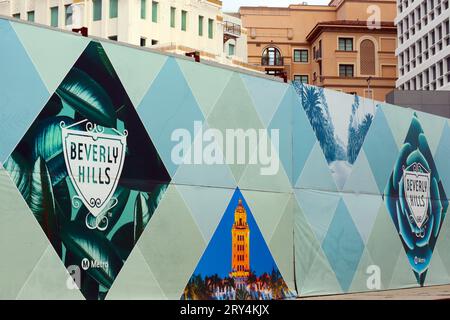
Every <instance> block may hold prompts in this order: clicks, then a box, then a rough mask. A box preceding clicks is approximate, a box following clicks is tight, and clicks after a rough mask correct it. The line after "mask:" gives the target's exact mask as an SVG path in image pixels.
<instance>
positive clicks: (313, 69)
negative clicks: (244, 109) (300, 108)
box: [239, 0, 397, 101]
mask: <svg viewBox="0 0 450 320" xmlns="http://www.w3.org/2000/svg"><path fill="white" fill-rule="evenodd" d="M239 13H240V16H241V19H242V24H243V26H244V27H245V28H246V29H247V30H248V62H249V63H250V64H254V65H257V66H258V68H259V69H260V70H261V71H264V72H266V73H268V74H273V75H277V76H282V77H286V78H287V79H289V80H298V81H302V82H305V83H309V84H312V85H316V86H322V87H326V88H330V89H334V90H339V91H344V92H347V93H356V94H358V95H361V96H365V97H373V98H375V99H377V100H381V101H384V100H385V96H386V94H387V93H388V92H389V91H391V90H392V89H394V88H395V81H396V79H397V58H396V56H395V48H396V34H397V29H396V27H395V25H394V19H395V16H396V2H395V1H394V0H372V1H369V0H333V1H331V2H330V3H329V4H328V5H326V6H323V5H322V6H321V5H305V4H301V5H290V6H289V7H287V8H273V7H241V8H240V10H239Z"/></svg>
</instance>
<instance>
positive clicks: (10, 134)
mask: <svg viewBox="0 0 450 320" xmlns="http://www.w3.org/2000/svg"><path fill="white" fill-rule="evenodd" d="M0 39H1V46H0V49H1V50H0V70H1V71H2V72H1V75H2V76H1V77H0V97H1V100H0V106H1V108H0V110H1V112H0V120H1V122H2V125H1V126H0V147H1V149H0V162H2V163H3V162H4V161H5V160H6V158H8V156H9V155H10V153H11V152H12V151H13V149H14V148H15V147H16V145H17V143H18V142H19V140H20V139H21V138H22V136H23V135H24V133H25V132H26V130H27V128H28V127H29V126H30V125H31V123H32V122H33V120H34V118H35V117H36V115H37V114H38V113H39V111H40V110H41V109H42V106H43V105H44V104H45V102H46V101H47V100H48V99H49V98H50V94H49V92H48V91H47V88H46V87H45V85H44V83H43V81H42V80H41V78H40V76H39V73H38V72H37V70H36V68H35V66H34V64H33V62H32V60H31V59H30V58H29V56H28V54H27V52H26V50H25V48H24V47H23V45H22V43H21V42H20V40H19V38H18V37H17V35H16V33H15V32H14V29H13V28H12V27H11V25H10V23H9V22H8V21H6V20H1V19H0ZM11 61H20V63H18V64H16V63H11ZM25 88H26V94H24V90H25Z"/></svg>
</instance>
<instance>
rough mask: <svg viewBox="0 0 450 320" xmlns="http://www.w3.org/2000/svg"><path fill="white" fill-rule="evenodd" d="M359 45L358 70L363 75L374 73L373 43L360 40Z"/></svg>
mask: <svg viewBox="0 0 450 320" xmlns="http://www.w3.org/2000/svg"><path fill="white" fill-rule="evenodd" d="M359 46H360V68H359V69H360V70H361V74H363V75H374V74H375V45H374V43H373V42H372V41H371V40H369V39H365V40H363V41H361V44H360V45H359Z"/></svg>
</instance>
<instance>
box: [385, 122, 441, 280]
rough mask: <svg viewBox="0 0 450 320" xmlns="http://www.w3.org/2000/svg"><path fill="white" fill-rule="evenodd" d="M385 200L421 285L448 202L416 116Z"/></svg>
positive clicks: (387, 187) (392, 175) (401, 150)
mask: <svg viewBox="0 0 450 320" xmlns="http://www.w3.org/2000/svg"><path fill="white" fill-rule="evenodd" d="M384 197H385V202H386V206H387V208H388V210H389V213H390V214H391V217H392V220H393V222H394V224H395V227H396V229H397V231H398V233H399V235H400V239H401V240H402V243H403V247H404V249H405V251H406V254H407V256H408V260H409V263H410V265H411V268H412V269H413V272H414V274H415V276H416V278H417V282H418V283H419V284H420V285H423V284H424V281H425V277H426V274H427V270H428V267H429V265H430V261H431V258H432V254H433V250H434V246H435V244H436V240H437V238H438V236H439V232H440V229H441V225H442V222H443V220H444V218H445V214H446V212H447V208H448V200H447V196H446V194H445V191H444V188H443V185H442V181H441V179H440V177H439V173H438V172H437V170H436V165H435V163H434V160H433V157H432V154H431V151H430V148H429V146H428V142H427V138H426V135H425V133H424V131H423V129H422V126H421V124H420V118H419V116H418V115H417V114H414V116H413V118H412V121H411V125H410V127H409V130H408V134H407V136H406V138H405V141H404V144H403V146H402V147H401V149H400V154H399V157H398V159H397V162H396V164H395V167H394V170H393V172H392V174H391V177H390V179H389V182H388V184H387V185H386V189H385V196H384Z"/></svg>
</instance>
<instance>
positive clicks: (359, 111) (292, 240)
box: [0, 19, 450, 299]
mask: <svg viewBox="0 0 450 320" xmlns="http://www.w3.org/2000/svg"><path fill="white" fill-rule="evenodd" d="M0 21H1V22H0V26H4V28H3V33H4V35H5V37H0V49H1V50H0V52H1V54H2V55H4V56H5V57H9V58H11V57H14V58H15V59H14V61H17V63H16V64H14V65H11V66H10V65H8V63H9V62H10V61H11V60H12V58H11V59H9V58H7V59H3V60H2V61H3V66H4V69H5V70H7V72H6V73H0V79H1V82H2V83H3V86H1V87H2V88H4V89H5V90H4V93H5V94H4V96H5V97H6V99H1V98H0V109H1V110H2V119H3V122H4V127H5V128H3V129H4V130H3V131H2V132H3V134H2V141H3V142H2V143H1V148H0V155H3V156H4V157H3V160H5V161H3V163H2V164H3V167H4V168H5V169H6V172H7V173H8V176H5V179H9V180H8V183H5V184H4V189H8V192H6V191H4V190H3V191H2V193H1V194H0V196H2V197H3V198H2V199H4V201H3V202H6V201H5V199H8V200H9V195H11V194H17V196H19V194H18V192H17V191H19V192H20V195H21V196H22V198H23V206H27V207H28V208H29V210H28V209H27V208H26V207H25V209H27V210H24V209H21V212H20V213H21V215H23V216H24V217H29V218H30V219H25V218H22V217H19V216H17V217H16V216H15V215H12V212H11V210H9V208H10V206H8V205H7V204H6V203H4V207H5V210H4V212H0V215H1V217H2V218H3V219H2V237H3V239H8V244H5V243H2V244H1V245H0V253H1V254H2V255H8V254H10V252H17V254H19V255H23V256H26V257H27V259H24V260H23V261H26V264H30V265H29V266H20V268H19V267H18V268H16V270H12V269H13V268H11V267H8V266H11V265H12V263H10V264H6V263H5V262H0V270H2V272H1V275H0V283H3V284H5V283H6V285H7V286H8V288H9V289H8V290H7V293H4V292H0V294H2V298H17V297H19V298H24V297H32V296H36V292H38V291H39V290H44V288H47V287H48V291H47V293H49V294H50V295H51V293H54V292H63V291H64V290H65V286H67V285H66V284H65V283H62V284H57V282H59V281H62V280H63V278H64V276H65V274H64V272H63V271H64V270H63V266H62V265H60V267H61V268H58V267H57V266H56V265H54V263H55V261H54V260H55V259H56V260H57V262H58V263H60V260H61V261H62V263H63V265H64V267H65V268H67V270H68V272H69V273H70V275H71V277H72V278H73V279H74V280H75V282H76V284H77V285H78V286H79V288H80V289H81V293H82V294H83V295H84V297H85V298H87V299H103V298H105V296H106V295H107V294H108V292H109V289H110V288H111V287H113V290H111V293H112V295H111V298H145V299H149V298H169V299H178V298H181V299H289V298H292V297H295V296H296V295H312V294H333V293H347V292H355V291H360V290H362V291H369V290H380V289H394V288H398V287H405V286H410V287H411V286H418V285H428V284H435V283H445V281H446V280H445V279H448V273H449V270H450V264H449V261H450V258H449V256H450V255H449V254H447V252H448V250H446V249H448V246H449V241H450V237H449V236H448V234H449V230H450V224H449V222H448V219H447V220H445V215H446V212H447V209H448V199H447V194H448V192H449V191H448V188H447V187H448V186H449V185H450V181H449V177H450V174H449V170H448V169H447V168H448V161H447V157H448V152H446V151H447V150H448V149H449V148H450V147H449V146H450V133H449V132H450V129H449V127H450V126H449V125H448V121H444V120H443V119H441V118H439V119H438V118H436V117H434V116H432V115H426V114H423V113H417V114H416V115H413V111H411V110H407V109H404V108H399V107H396V106H393V105H388V104H379V103H378V102H375V101H373V100H370V99H363V98H361V97H358V96H353V95H347V94H344V93H340V92H335V91H332V90H327V89H323V88H318V87H313V86H308V85H302V84H299V83H294V84H292V85H291V84H284V83H280V82H278V81H277V82H273V81H271V80H269V79H264V78H261V77H258V76H257V75H247V74H246V75H243V74H241V73H240V72H239V70H235V71H230V70H224V69H221V68H220V67H217V66H210V65H208V64H198V63H195V62H193V61H188V60H186V59H183V58H181V57H180V58H177V57H167V56H165V55H164V54H155V53H150V52H146V51H145V50H136V49H133V48H131V47H126V48H125V47H121V46H120V45H117V44H114V43H108V44H101V43H99V42H96V41H91V40H90V39H89V38H81V39H83V40H82V41H81V40H80V37H73V38H74V39H75V38H76V39H77V41H74V42H72V41H71V38H72V36H71V35H70V34H64V36H61V37H58V36H54V37H52V39H55V40H54V41H52V44H51V45H52V48H53V47H60V48H61V52H60V53H59V54H60V55H62V56H63V58H61V60H60V61H55V62H58V63H56V64H52V63H50V62H49V61H51V57H50V56H48V57H47V56H46V55H45V54H44V53H43V52H41V51H40V49H39V48H38V47H37V46H35V45H34V43H33V41H32V39H33V34H41V32H40V31H39V27H36V26H33V27H31V26H29V25H27V24H21V23H20V22H17V21H16V22H14V23H13V28H12V27H11V24H10V22H8V21H6V20H2V19H0ZM31 29H33V30H31ZM56 33H57V31H52V30H48V29H45V32H44V31H43V32H42V34H56ZM58 39H64V41H62V40H58ZM22 44H23V45H22ZM104 49H105V50H104ZM68 51H70V54H68V53H67V52H68ZM66 53H67V54H66ZM5 61H6V63H5ZM0 64H1V63H0ZM12 67H14V68H13V69H14V70H13V69H11V68H12ZM56 68H57V69H58V70H54V69H56ZM61 68H63V69H64V70H63V69H61ZM0 69H1V68H0ZM9 70H12V71H9ZM36 70H38V71H39V72H36ZM138 71H139V72H138ZM5 74H6V77H5ZM26 75H29V76H31V78H30V77H27V76H26ZM64 75H65V76H64ZM217 77H219V78H220V79H219V80H220V81H219V82H220V83H219V84H217V81H216V80H217V79H216V78H217ZM62 78H64V79H63V80H61V79H62ZM30 79H31V80H30ZM25 80H26V81H25ZM30 81H31V82H30ZM27 83H28V84H30V83H31V85H24V84H27ZM205 83H207V85H206V86H204V84H205ZM32 84H36V85H32ZM24 88H26V89H25V90H24ZM42 88H43V89H42ZM47 89H48V90H47ZM36 90H37V91H39V92H37V91H36ZM263 91H264V92H263ZM13 96H14V99H12V98H11V97H13ZM136 104H138V105H136ZM25 107H26V108H25ZM135 107H137V109H136V108H135ZM39 110H40V113H39ZM195 121H197V122H198V123H201V124H202V126H203V127H204V129H205V131H203V133H205V132H207V131H206V129H208V130H209V129H211V130H212V131H208V132H209V133H211V132H214V130H216V131H220V132H221V133H222V135H223V136H224V137H225V138H226V134H225V133H226V131H227V130H228V129H233V130H239V129H243V130H244V131H245V130H247V129H255V130H257V131H258V132H261V131H262V132H264V133H268V134H269V136H268V139H263V140H268V141H269V142H270V143H269V144H268V145H267V146H268V148H267V149H266V150H265V151H267V157H269V159H271V160H273V161H272V162H273V163H272V164H274V166H273V168H278V171H277V170H275V171H276V172H271V173H274V174H266V175H264V176H262V170H260V169H261V168H262V167H264V165H263V164H262V163H257V164H256V165H255V164H251V165H249V163H247V162H245V161H244V163H237V162H236V161H235V160H236V159H231V160H233V161H230V162H228V161H225V162H224V163H222V164H221V165H220V168H221V170H219V171H218V167H219V166H217V165H216V166H211V165H210V164H208V163H206V162H202V165H201V166H199V167H195V166H196V165H197V164H196V161H193V163H192V164H191V166H192V167H188V166H187V165H186V164H183V165H179V164H177V163H174V161H173V159H172V158H171V155H172V151H173V149H174V147H175V146H176V144H177V141H173V140H172V139H171V135H172V134H173V132H174V130H177V129H182V130H184V131H188V132H189V135H190V136H192V138H194V137H198V138H203V136H201V135H195V132H194V131H195V130H194V129H195ZM217 129H218V130H217ZM276 129H278V130H279V132H278V133H279V137H278V135H277V132H276V131H273V132H272V130H276ZM258 132H256V133H258ZM263 140H261V141H263ZM193 142H194V140H192V141H190V143H189V144H188V147H190V146H191V145H192V143H193ZM204 142H205V145H204V146H206V145H207V142H210V140H208V141H204ZM226 142H228V141H225V140H223V141H222V143H223V146H224V147H226V145H227V144H226ZM257 147H258V148H259V147H260V146H259V144H258V146H257ZM247 149H248V150H247ZM247 149H246V154H245V155H246V159H247V160H249V158H250V156H251V155H253V156H255V155H258V156H259V157H261V155H260V153H259V152H261V150H260V149H256V147H255V148H254V149H251V146H247ZM11 150H13V152H12V153H11ZM188 150H190V148H188ZM230 150H231V149H230ZM200 151H202V152H203V151H204V149H203V148H200ZM222 151H223V152H224V154H223V155H224V156H225V155H226V154H227V152H226V151H227V150H226V148H225V150H221V152H222ZM202 156H203V153H202ZM263 156H264V154H263ZM217 158H223V157H217ZM253 158H256V157H253ZM194 160H195V159H194ZM222 160H223V159H222ZM265 167H267V166H265ZM271 167H272V166H271ZM438 171H439V173H438ZM266 173H267V172H266ZM169 174H170V175H169ZM171 176H173V179H171ZM230 179H231V180H230ZM225 182H227V183H225ZM231 182H232V183H231ZM13 185H15V187H13ZM236 186H239V188H241V190H242V193H241V190H240V189H239V188H237V189H235V188H236ZM214 188H215V189H214ZM10 189H11V190H10ZM200 189H201V191H200ZM213 189H214V190H213ZM9 191H11V192H9ZM256 193H258V194H259V196H253V195H254V194H256ZM281 195H282V196H281ZM244 196H245V197H244ZM280 197H282V198H284V199H285V200H283V201H281V200H280V201H281V202H283V204H281V203H280V205H279V206H278V205H277V204H278V203H277V202H279V201H278V200H276V199H277V198H280ZM205 198H207V199H205ZM230 198H231V200H230ZM271 199H273V200H271ZM288 199H291V200H288ZM285 201H288V202H287V204H286V202H285ZM269 202H273V203H270V205H269V204H268V203H269ZM11 208H12V207H11ZM212 208H213V209H212ZM225 208H226V209H225ZM212 210H215V211H212ZM224 210H225V211H224ZM276 210H279V212H276ZM154 213H155V214H154ZM221 217H222V218H221ZM239 217H240V218H241V219H242V220H240V221H245V220H246V223H243V222H242V223H241V222H239ZM19 218H20V219H19ZM236 218H237V219H238V220H237V221H238V222H236ZM17 219H19V220H20V221H22V224H24V225H20V224H19V225H20V227H21V232H19V231H18V230H17V228H18V226H17V221H18V220H17ZM36 221H37V222H38V223H36ZM277 221H278V222H277ZM36 227H39V228H40V229H42V230H43V231H44V233H43V234H42V232H41V231H40V230H39V229H38V230H37V231H39V232H41V234H40V236H41V237H40V238H39V236H38V235H36V232H34V233H33V232H32V233H29V232H27V233H24V232H23V230H32V229H33V228H35V229H36ZM291 228H292V230H291ZM144 229H145V232H143V231H144ZM291 231H292V234H291V233H289V232H291ZM44 234H45V237H44V236H43V235H44ZM233 235H234V236H235V237H233ZM236 237H238V238H236ZM18 238H20V239H18ZM138 239H140V240H139V241H140V242H139V250H137V251H133V254H131V255H130V253H131V251H132V250H133V248H134V246H135V244H136V242H137V241H138ZM236 239H238V240H236ZM47 240H48V241H47ZM46 241H47V242H46ZM236 241H237V242H236ZM25 242H26V243H34V244H35V245H34V246H28V245H26V243H25ZM238 242H239V243H238ZM37 244H39V245H38V246H36V245H37ZM49 244H51V246H49ZM435 247H436V249H435ZM205 248H206V249H205ZM233 248H234V249H233ZM402 248H403V249H404V251H403V249H402ZM35 249H37V250H38V251H36V250H35ZM238 249H239V250H240V251H239V253H237V251H236V250H238ZM33 250H34V251H33ZM233 250H234V251H233ZM44 251H45V254H46V256H45V257H46V258H45V259H47V258H48V259H50V258H51V257H53V258H55V259H53V258H51V259H53V262H51V263H50V262H49V261H50V260H51V259H50V260H45V261H43V262H42V261H41V263H39V261H38V259H39V255H40V254H42V252H44ZM241 251H242V252H241ZM202 252H203V255H202ZM405 252H406V254H405ZM433 252H435V254H433ZM436 253H437V255H436ZM129 256H130V259H128V257H129ZM242 256H243V258H242ZM236 257H239V258H236ZM14 261H16V260H14ZM21 261H22V260H21ZM46 261H47V262H49V263H50V264H49V265H50V267H51V268H52V269H54V270H60V273H59V275H58V276H55V278H54V279H53V281H44V280H43V282H39V286H40V287H39V286H38V284H37V283H38V281H36V279H38V277H39V279H41V278H40V274H41V273H42V272H44V271H43V270H44V269H43V268H45V266H47V262H46ZM277 263H278V265H277ZM124 265H126V267H125V268H124V269H123V272H120V271H121V269H122V267H123V266H124ZM194 267H196V268H195V269H194ZM369 268H370V270H377V268H379V269H380V270H381V275H380V279H378V280H379V281H377V280H374V281H371V282H370V281H369V282H370V286H368V283H369V282H368V277H369V276H370V275H369V274H368V270H369ZM33 269H34V270H35V271H34V272H33V274H32V275H31V277H30V278H29V279H28V278H26V274H27V272H26V270H33ZM411 269H412V270H413V272H411ZM5 270H7V271H5ZM290 270H293V271H292V274H291V273H290ZM283 273H284V274H283ZM140 275H142V277H140ZM371 275H372V276H374V274H371ZM283 276H285V279H283ZM189 277H190V279H189V281H187V280H188V278H189ZM117 278H119V279H120V281H115V280H116V279H117ZM27 279H28V280H27ZM42 279H45V278H42ZM371 279H372V278H371ZM285 280H286V281H285ZM14 281H15V282H17V283H12V282H14ZM19 282H20V283H19ZM68 283H70V281H69V282H68ZM113 284H114V286H113ZM293 284H294V285H295V288H291V286H293ZM288 285H289V286H290V287H288ZM21 288H23V290H22V289H21ZM75 289H76V290H78V288H76V287H75ZM294 289H295V291H297V292H294ZM67 290H69V288H68V289H67ZM77 294H78V291H77ZM5 295H6V296H5ZM60 296H61V297H63V296H66V295H64V294H63V293H61V295H60ZM67 296H74V295H71V294H67ZM108 297H109V295H108Z"/></svg>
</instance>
